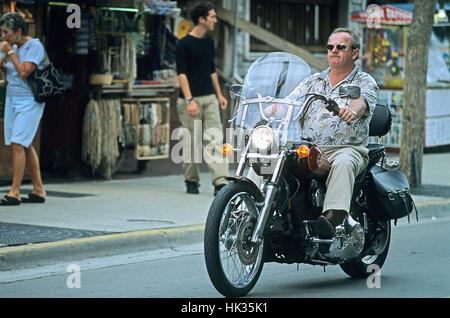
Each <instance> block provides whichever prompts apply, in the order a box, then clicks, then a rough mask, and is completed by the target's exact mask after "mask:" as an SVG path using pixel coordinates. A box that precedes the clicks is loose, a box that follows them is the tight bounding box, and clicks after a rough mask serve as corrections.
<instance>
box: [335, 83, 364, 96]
mask: <svg viewBox="0 0 450 318" xmlns="http://www.w3.org/2000/svg"><path fill="white" fill-rule="evenodd" d="M339 95H341V96H345V97H350V98H351V99H358V98H359V97H360V96H361V89H360V88H359V86H356V85H342V86H339Z"/></svg>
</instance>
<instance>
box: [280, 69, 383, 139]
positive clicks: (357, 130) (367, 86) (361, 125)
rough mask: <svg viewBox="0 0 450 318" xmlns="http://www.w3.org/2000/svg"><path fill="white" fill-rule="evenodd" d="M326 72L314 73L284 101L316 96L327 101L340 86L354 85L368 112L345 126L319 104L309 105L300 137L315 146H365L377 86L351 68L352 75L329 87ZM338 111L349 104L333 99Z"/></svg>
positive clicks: (375, 99)
mask: <svg viewBox="0 0 450 318" xmlns="http://www.w3.org/2000/svg"><path fill="white" fill-rule="evenodd" d="M329 71H330V68H328V69H326V70H325V71H323V72H320V73H315V74H312V75H310V76H309V77H307V78H306V79H305V80H304V81H302V82H301V83H300V84H299V85H298V86H297V87H296V88H295V89H294V91H292V93H291V94H289V96H288V97H287V98H288V99H293V100H298V99H300V98H301V97H302V96H304V95H305V94H308V93H318V94H322V95H325V96H328V97H332V96H336V95H338V93H339V86H341V85H343V84H351V85H357V86H359V87H360V88H361V97H363V98H365V100H366V102H367V105H368V106H369V110H370V112H366V113H365V114H364V115H363V116H362V117H360V118H358V119H357V120H354V121H352V122H351V123H350V124H347V123H346V122H345V121H343V120H342V119H341V118H339V117H338V116H334V115H333V114H332V113H330V112H329V111H328V110H327V109H326V108H325V104H324V103H323V101H315V102H313V103H312V104H311V106H310V108H309V110H308V112H307V113H306V114H305V117H304V119H303V125H302V126H303V127H302V136H303V137H306V138H311V140H312V142H314V143H315V144H317V145H355V146H366V145H367V144H368V139H369V123H370V120H371V119H372V114H373V111H374V109H375V105H376V102H377V90H378V86H377V84H376V82H375V80H374V79H373V78H372V77H371V76H370V75H369V74H367V73H364V72H362V71H361V70H360V69H359V67H358V66H355V67H354V68H353V70H352V72H351V73H350V74H349V75H348V76H347V77H346V78H345V79H343V80H342V81H341V82H339V83H338V84H337V85H336V86H334V87H332V86H331V81H330V78H329V77H328V73H329ZM335 101H336V102H337V104H338V105H339V107H340V108H342V107H348V106H349V105H350V104H351V102H352V100H351V99H348V98H336V99H335Z"/></svg>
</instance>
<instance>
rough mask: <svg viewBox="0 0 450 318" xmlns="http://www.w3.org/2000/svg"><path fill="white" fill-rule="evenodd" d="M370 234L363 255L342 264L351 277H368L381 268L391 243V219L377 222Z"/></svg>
mask: <svg viewBox="0 0 450 318" xmlns="http://www.w3.org/2000/svg"><path fill="white" fill-rule="evenodd" d="M370 234H371V235H372V237H371V238H370V239H369V240H366V246H365V247H364V249H363V251H362V252H361V255H360V256H359V257H357V258H356V259H353V260H350V261H348V262H346V263H343V264H341V265H340V266H341V268H342V270H343V271H344V272H345V273H346V274H347V275H349V276H350V277H353V278H367V277H368V276H369V275H371V274H372V273H373V270H380V269H381V267H382V266H383V265H384V262H385V261H386V257H387V254H388V251H389V245H390V243H391V221H383V222H381V221H380V222H375V223H374V227H373V230H372V233H370ZM374 265H376V266H377V268H375V267H374Z"/></svg>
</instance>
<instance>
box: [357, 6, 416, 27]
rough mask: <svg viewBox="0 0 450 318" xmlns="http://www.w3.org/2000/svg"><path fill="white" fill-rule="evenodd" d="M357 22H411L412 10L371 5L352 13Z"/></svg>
mask: <svg viewBox="0 0 450 318" xmlns="http://www.w3.org/2000/svg"><path fill="white" fill-rule="evenodd" d="M351 20H352V21H355V22H367V23H375V25H376V23H382V24H411V22H412V12H409V11H405V10H401V9H399V8H396V7H394V6H391V5H383V6H369V8H368V9H367V10H366V11H362V12H356V13H353V14H352V15H351Z"/></svg>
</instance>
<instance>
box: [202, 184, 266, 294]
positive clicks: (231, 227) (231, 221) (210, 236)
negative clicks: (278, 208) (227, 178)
mask: <svg viewBox="0 0 450 318" xmlns="http://www.w3.org/2000/svg"><path fill="white" fill-rule="evenodd" d="M254 197H256V196H255V195H254V194H252V189H251V187H250V186H248V185H245V184H239V183H234V182H231V183H230V184H228V185H227V186H226V187H224V188H223V189H222V190H221V191H220V192H219V193H218V194H217V195H216V197H215V199H214V201H213V202H212V204H211V208H210V210H209V213H208V218H207V220H206V226H205V237H204V250H205V262H206V268H207V270H208V274H209V277H210V279H211V281H212V283H213V285H214V287H215V288H216V289H217V290H218V291H219V292H220V293H221V294H222V295H224V296H227V297H240V296H244V295H246V294H247V293H248V292H250V290H251V289H252V288H253V287H254V286H255V284H256V281H257V280H258V278H259V275H260V274H261V271H262V268H263V264H264V262H263V247H264V241H263V240H262V241H261V242H260V243H258V244H253V243H252V242H251V237H252V233H253V230H254V227H255V224H256V220H257V216H258V209H257V207H256V204H255V200H254Z"/></svg>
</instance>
